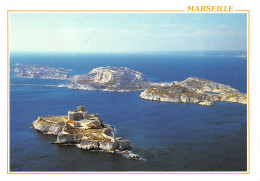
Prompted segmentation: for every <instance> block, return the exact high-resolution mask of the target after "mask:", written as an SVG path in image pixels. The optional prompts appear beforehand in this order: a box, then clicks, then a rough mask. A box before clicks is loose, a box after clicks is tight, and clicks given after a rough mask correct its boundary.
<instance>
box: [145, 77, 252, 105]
mask: <svg viewBox="0 0 260 181" xmlns="http://www.w3.org/2000/svg"><path fill="white" fill-rule="evenodd" d="M140 97H141V98H143V99H147V100H152V101H158V102H169V103H188V104H199V105H201V106H214V105H215V102H217V101H222V102H234V103H240V104H247V94H245V93H240V92H239V91H237V90H236V89H234V88H232V87H230V86H229V85H224V84H220V83H216V82H213V81H210V80H206V79H202V78H197V77H190V78H188V79H186V80H184V81H181V82H178V81H174V82H172V83H168V84H165V83H163V84H158V83H157V84H155V85H154V86H153V87H152V88H150V89H147V90H145V91H143V92H142V93H141V94H140Z"/></svg>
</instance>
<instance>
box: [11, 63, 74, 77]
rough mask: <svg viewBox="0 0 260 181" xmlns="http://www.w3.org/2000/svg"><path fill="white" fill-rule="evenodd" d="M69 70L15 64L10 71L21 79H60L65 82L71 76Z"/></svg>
mask: <svg viewBox="0 0 260 181" xmlns="http://www.w3.org/2000/svg"><path fill="white" fill-rule="evenodd" d="M69 71H70V70H64V69H63V68H54V67H50V66H46V65H24V64H15V65H14V67H13V68H12V69H11V72H14V73H15V74H16V75H17V76H18V77H22V78H39V79H60V80H67V79H69V78H70V77H72V75H71V74H70V73H69Z"/></svg>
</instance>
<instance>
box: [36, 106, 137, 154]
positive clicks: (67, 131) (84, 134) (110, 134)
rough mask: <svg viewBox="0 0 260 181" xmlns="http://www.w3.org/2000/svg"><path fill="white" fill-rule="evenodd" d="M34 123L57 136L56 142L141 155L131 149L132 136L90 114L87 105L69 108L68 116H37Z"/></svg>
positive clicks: (37, 128) (81, 147)
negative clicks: (121, 134)
mask: <svg viewBox="0 0 260 181" xmlns="http://www.w3.org/2000/svg"><path fill="white" fill-rule="evenodd" d="M32 127H33V128H34V129H35V130H36V131H39V132H41V133H43V134H48V135H54V136H57V140H56V141H55V142H53V144H73V145H76V146H77V147H78V148H80V149H85V150H103V151H106V152H110V153H122V154H124V155H125V156H126V157H128V158H131V159H140V157H139V156H138V155H136V154H133V153H130V152H129V150H131V149H132V147H131V146H130V141H129V140H122V138H121V137H117V136H116V135H115V130H114V128H113V127H112V126H111V125H108V124H105V123H104V122H103V121H102V120H100V119H99V117H98V114H89V113H88V112H86V111H85V106H78V109H77V110H75V111H69V112H68V116H65V115H59V116H47V117H38V119H37V120H36V121H34V122H33V123H32Z"/></svg>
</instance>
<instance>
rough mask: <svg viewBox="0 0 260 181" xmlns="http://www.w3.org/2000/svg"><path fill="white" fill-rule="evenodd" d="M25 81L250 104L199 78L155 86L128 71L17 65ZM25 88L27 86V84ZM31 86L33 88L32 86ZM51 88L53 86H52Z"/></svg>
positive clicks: (239, 95)
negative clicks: (74, 71)
mask: <svg viewBox="0 0 260 181" xmlns="http://www.w3.org/2000/svg"><path fill="white" fill-rule="evenodd" d="M11 71H12V72H14V73H15V74H16V75H17V76H19V77H22V78H40V79H61V80H68V82H67V83H66V84H59V85H56V87H67V88H68V89H79V90H88V91H111V92H113V91H114V92H127V91H143V92H142V93H141V94H140V95H139V97H140V98H143V99H145V100H151V101H157V102H168V103H186V104H198V105H201V106H214V105H215V102H233V103H240V104H247V94H246V93H241V92H239V91H238V90H236V89H234V88H232V87H231V86H229V85H225V84H221V83H217V82H214V81H210V80H206V79H203V78H198V77H189V78H187V79H186V80H184V81H173V82H165V83H160V82H159V83H156V82H151V81H149V79H148V78H147V77H146V76H145V75H144V74H142V73H141V72H139V71H136V70H133V69H130V68H128V67H109V66H108V67H98V68H94V69H93V70H91V71H90V72H89V73H87V74H79V75H72V74H70V73H68V71H71V70H70V69H69V70H64V69H62V68H53V67H49V66H43V65H22V64H16V65H14V68H12V69H11ZM23 85H24V84H23ZM28 85H30V86H31V84H28ZM48 86H49V85H48Z"/></svg>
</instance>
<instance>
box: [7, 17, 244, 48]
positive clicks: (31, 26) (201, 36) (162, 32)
mask: <svg viewBox="0 0 260 181" xmlns="http://www.w3.org/2000/svg"><path fill="white" fill-rule="evenodd" d="M246 48H247V15H246V14H244V13H239V14H237V13H233V14H231V13H219V14H213V13H211V14H204V13H200V14H196V13H11V14H10V50H11V51H22V52H146V51H181V50H185V51H187V50H246Z"/></svg>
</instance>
